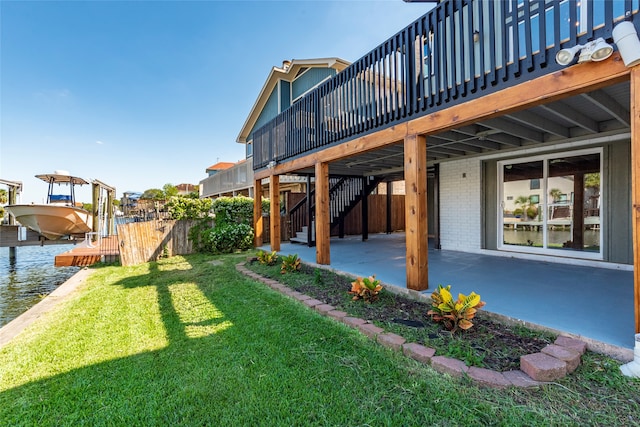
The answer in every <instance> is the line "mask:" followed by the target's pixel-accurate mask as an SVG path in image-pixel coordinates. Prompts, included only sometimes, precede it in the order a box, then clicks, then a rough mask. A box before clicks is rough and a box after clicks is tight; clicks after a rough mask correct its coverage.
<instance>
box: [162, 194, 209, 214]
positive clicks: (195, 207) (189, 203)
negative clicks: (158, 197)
mask: <svg viewBox="0 0 640 427" xmlns="http://www.w3.org/2000/svg"><path fill="white" fill-rule="evenodd" d="M212 205H213V200H211V199H194V198H192V197H184V196H173V197H171V198H170V199H169V201H168V202H167V204H166V205H165V208H166V209H167V212H169V216H170V218H171V219H202V218H207V217H209V214H210V212H211V206H212Z"/></svg>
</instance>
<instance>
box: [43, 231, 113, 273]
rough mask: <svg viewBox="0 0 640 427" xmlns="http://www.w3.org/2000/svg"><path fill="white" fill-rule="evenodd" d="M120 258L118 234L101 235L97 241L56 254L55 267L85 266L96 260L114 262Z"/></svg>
mask: <svg viewBox="0 0 640 427" xmlns="http://www.w3.org/2000/svg"><path fill="white" fill-rule="evenodd" d="M119 258H120V251H119V245H118V236H109V237H103V238H102V239H101V240H100V241H99V242H94V243H92V246H90V245H88V244H82V245H78V246H77V247H75V248H73V249H71V250H70V251H67V252H63V253H61V254H60V255H56V257H55V262H54V265H55V266H56V267H69V266H76V267H85V266H88V265H93V264H96V263H98V262H101V261H104V262H114V261H117V260H118V259H119Z"/></svg>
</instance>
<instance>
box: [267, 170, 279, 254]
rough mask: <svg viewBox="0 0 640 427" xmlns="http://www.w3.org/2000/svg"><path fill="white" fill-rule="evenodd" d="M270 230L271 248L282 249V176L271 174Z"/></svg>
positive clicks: (273, 249) (274, 249)
mask: <svg viewBox="0 0 640 427" xmlns="http://www.w3.org/2000/svg"><path fill="white" fill-rule="evenodd" d="M269 198H270V201H271V206H270V209H269V231H270V234H269V235H270V237H271V250H272V251H276V252H277V251H280V176H279V175H271V179H270V180H269Z"/></svg>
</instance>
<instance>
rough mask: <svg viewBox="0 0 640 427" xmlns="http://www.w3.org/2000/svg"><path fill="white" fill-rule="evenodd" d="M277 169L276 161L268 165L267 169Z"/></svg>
mask: <svg viewBox="0 0 640 427" xmlns="http://www.w3.org/2000/svg"><path fill="white" fill-rule="evenodd" d="M275 167H276V161H275V160H271V161H270V162H269V163H267V169H273V168H275Z"/></svg>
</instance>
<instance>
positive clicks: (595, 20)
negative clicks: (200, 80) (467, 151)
mask: <svg viewBox="0 0 640 427" xmlns="http://www.w3.org/2000/svg"><path fill="white" fill-rule="evenodd" d="M639 1H640V0H616V1H596V0H581V1H574V0H504V1H482V0H449V1H446V2H442V3H440V4H438V6H437V7H435V8H434V9H432V10H431V11H429V12H428V13H426V14H425V15H424V16H422V17H421V18H419V19H418V20H416V21H415V22H413V23H411V24H410V25H408V26H407V27H406V28H404V29H403V30H402V31H400V32H398V33H397V34H395V35H394V36H393V37H391V38H390V39H388V40H386V41H385V42H384V43H382V44H381V45H379V46H378V47H376V48H375V49H373V50H372V51H371V52H369V53H367V54H366V55H364V56H363V57H362V58H360V59H359V60H357V61H356V62H354V63H353V64H351V66H349V67H348V68H346V69H345V70H344V71H342V72H341V73H339V74H337V75H336V76H335V77H333V78H332V79H330V80H328V81H326V82H324V83H323V84H321V85H320V86H319V87H317V88H316V89H315V90H313V91H311V92H310V93H309V94H307V95H306V96H305V97H303V98H302V99H301V100H299V101H298V102H296V103H295V104H294V105H292V106H291V107H290V108H289V109H287V110H285V111H284V112H282V113H281V114H279V115H278V116H277V117H275V118H274V119H273V120H271V121H270V122H269V123H267V124H266V125H264V126H263V127H261V128H259V129H257V130H256V131H255V132H254V133H253V146H254V155H253V169H254V170H258V169H262V168H264V167H266V166H267V164H269V162H271V161H275V162H281V161H284V160H286V159H290V158H293V157H296V156H299V155H301V154H304V153H307V152H310V151H313V150H318V149H320V148H323V147H326V146H329V145H333V144H337V143H341V142H344V141H347V140H349V139H352V138H354V137H355V136H361V135H364V134H367V133H371V132H374V131H378V130H381V129H384V128H386V127H389V126H392V125H395V124H398V123H402V122H405V121H408V120H410V119H412V118H416V117H419V116H422V115H425V114H428V113H432V112H434V111H437V110H439V109H443V108H446V107H449V106H451V105H454V104H456V103H460V102H464V101H467V100H470V99H473V98H478V97H481V96H483V95H486V94H488V93H491V92H494V91H497V90H500V89H502V88H505V87H509V86H513V85H515V84H518V83H519V82H522V81H526V80H529V79H531V78H534V77H538V76H540V75H544V74H549V73H552V72H554V71H557V70H558V69H560V68H562V67H561V66H560V65H558V64H556V62H555V59H554V58H555V55H556V53H557V52H558V51H559V50H560V49H563V48H565V47H570V46H574V45H576V44H584V43H586V42H587V41H589V40H593V39H595V38H598V37H603V38H605V39H611V31H612V29H613V27H614V26H615V24H617V23H618V22H620V21H622V20H625V19H631V18H632V17H634V18H635V17H637V13H638V7H639V6H638V3H639ZM634 15H636V16H634ZM635 21H640V20H638V19H635ZM634 24H635V25H636V27H637V28H639V29H640V22H634Z"/></svg>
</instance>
